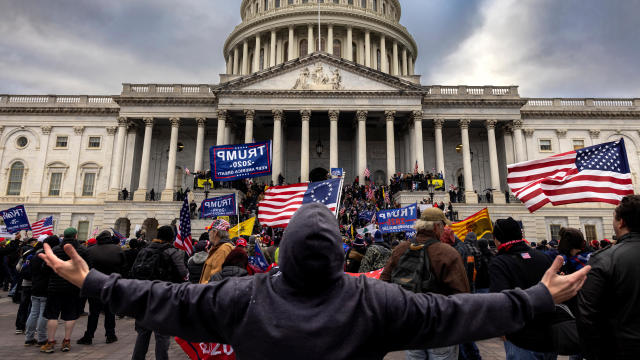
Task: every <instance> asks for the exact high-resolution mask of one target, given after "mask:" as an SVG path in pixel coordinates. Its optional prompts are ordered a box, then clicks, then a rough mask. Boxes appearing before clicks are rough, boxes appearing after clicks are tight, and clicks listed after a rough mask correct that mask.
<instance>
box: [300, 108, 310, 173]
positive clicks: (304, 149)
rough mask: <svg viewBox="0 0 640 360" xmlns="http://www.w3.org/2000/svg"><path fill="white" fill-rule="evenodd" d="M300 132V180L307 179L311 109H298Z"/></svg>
mask: <svg viewBox="0 0 640 360" xmlns="http://www.w3.org/2000/svg"><path fill="white" fill-rule="evenodd" d="M300 117H301V118H300V119H301V120H302V134H301V136H300V181H301V182H307V181H309V120H311V110H302V111H300Z"/></svg>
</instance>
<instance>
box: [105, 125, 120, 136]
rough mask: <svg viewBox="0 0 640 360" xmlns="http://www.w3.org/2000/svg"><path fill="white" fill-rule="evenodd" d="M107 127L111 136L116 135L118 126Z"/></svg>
mask: <svg viewBox="0 0 640 360" xmlns="http://www.w3.org/2000/svg"><path fill="white" fill-rule="evenodd" d="M106 129H107V135H109V136H114V135H115V134H116V132H117V131H118V128H117V127H115V126H107V127H106Z"/></svg>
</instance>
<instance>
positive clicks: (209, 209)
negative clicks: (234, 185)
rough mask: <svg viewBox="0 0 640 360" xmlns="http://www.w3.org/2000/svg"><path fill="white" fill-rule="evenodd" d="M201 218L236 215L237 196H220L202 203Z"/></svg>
mask: <svg viewBox="0 0 640 360" xmlns="http://www.w3.org/2000/svg"><path fill="white" fill-rule="evenodd" d="M200 208H201V209H202V211H201V214H200V216H201V217H216V216H231V215H236V194H230V195H224V196H218V197H215V198H211V199H205V200H203V201H202V205H201V207H200Z"/></svg>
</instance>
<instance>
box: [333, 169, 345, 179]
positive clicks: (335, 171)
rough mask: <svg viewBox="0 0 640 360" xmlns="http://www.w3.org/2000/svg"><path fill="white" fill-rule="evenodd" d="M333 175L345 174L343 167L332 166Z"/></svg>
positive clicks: (340, 175)
mask: <svg viewBox="0 0 640 360" xmlns="http://www.w3.org/2000/svg"><path fill="white" fill-rule="evenodd" d="M331 176H335V177H342V176H344V169H343V168H331Z"/></svg>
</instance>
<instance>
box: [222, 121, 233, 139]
mask: <svg viewBox="0 0 640 360" xmlns="http://www.w3.org/2000/svg"><path fill="white" fill-rule="evenodd" d="M232 130H233V124H232V123H231V120H230V119H227V121H226V122H225V124H224V141H223V142H222V143H223V144H224V145H229V144H233V143H234V141H233V139H232V137H233V134H232V133H231V131H232Z"/></svg>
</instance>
